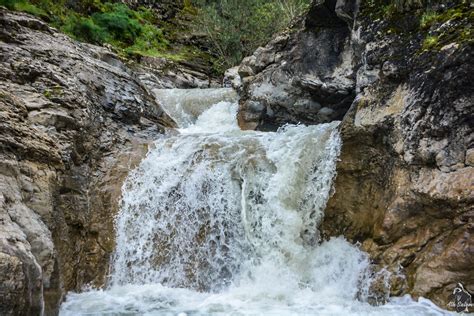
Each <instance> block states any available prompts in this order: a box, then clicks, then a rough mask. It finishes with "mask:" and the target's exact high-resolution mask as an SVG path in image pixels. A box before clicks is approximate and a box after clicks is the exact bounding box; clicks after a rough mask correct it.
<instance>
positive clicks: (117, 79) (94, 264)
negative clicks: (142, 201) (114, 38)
mask: <svg viewBox="0 0 474 316" xmlns="http://www.w3.org/2000/svg"><path fill="white" fill-rule="evenodd" d="M0 29H1V31H0V36H1V38H2V42H0V52H1V56H2V58H1V59H0V69H1V71H0V279H1V280H0V314H2V315H40V314H41V311H42V310H43V309H44V311H45V313H46V314H48V315H49V314H54V313H56V312H57V309H58V305H59V304H60V302H61V300H62V297H63V295H64V294H65V293H66V292H67V291H70V290H80V289H81V288H82V287H83V286H84V285H86V284H90V285H92V286H101V285H104V284H105V278H106V275H107V273H108V261H109V258H110V254H111V252H112V251H113V245H114V236H115V234H114V231H113V216H114V214H115V213H116V211H117V210H118V201H119V200H120V194H121V183H122V182H123V180H124V179H125V177H126V175H127V174H128V172H129V170H130V169H131V168H133V166H135V165H136V164H137V163H138V162H139V161H140V160H141V158H142V157H144V155H145V154H146V152H147V145H148V143H149V142H150V141H151V140H152V139H153V138H154V137H156V136H157V135H158V134H160V133H161V132H162V131H163V130H164V128H166V127H171V126H174V122H173V121H172V120H171V119H170V118H169V117H168V116H167V115H166V114H165V113H164V112H163V111H162V110H161V107H160V106H159V104H157V103H156V101H155V99H154V97H153V96H152V95H151V94H150V93H149V91H148V90H149V88H148V87H147V86H146V85H145V84H143V82H141V81H140V80H139V78H138V76H137V74H136V73H135V72H133V71H132V70H130V69H129V68H127V66H125V64H124V63H123V62H122V61H120V59H119V58H118V57H117V56H116V55H114V54H112V53H110V52H109V51H108V50H107V49H105V48H100V47H96V46H92V45H87V44H81V43H78V42H75V41H73V40H71V39H70V38H68V37H67V36H65V35H62V34H60V33H58V32H57V31H56V30H54V29H52V28H49V27H48V26H47V25H46V24H45V23H43V22H41V21H39V20H38V19H36V18H33V17H31V16H29V15H27V14H21V13H12V12H9V11H7V10H5V9H2V8H0Z"/></svg>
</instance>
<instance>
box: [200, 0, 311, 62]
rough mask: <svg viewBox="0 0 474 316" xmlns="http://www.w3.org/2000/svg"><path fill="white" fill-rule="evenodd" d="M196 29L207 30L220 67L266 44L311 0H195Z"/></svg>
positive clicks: (238, 60) (301, 11)
mask: <svg viewBox="0 0 474 316" xmlns="http://www.w3.org/2000/svg"><path fill="white" fill-rule="evenodd" d="M193 4H194V5H195V7H196V8H197V17H196V19H195V21H194V23H195V28H196V29H197V30H200V31H202V32H204V33H205V35H206V37H207V38H208V39H209V41H210V44H211V49H212V53H213V54H214V55H216V56H217V65H216V67H217V68H220V70H222V69H224V68H227V67H230V66H233V65H235V64H237V63H239V62H240V60H241V59H242V58H243V57H244V56H246V55H250V54H251V53H252V52H253V51H254V50H255V49H256V48H257V47H259V46H261V45H264V44H265V43H266V42H267V41H268V40H270V38H271V37H272V35H273V34H275V33H276V32H278V31H280V30H282V29H284V28H285V27H287V26H288V25H289V23H290V21H291V20H292V19H294V18H295V17H296V16H298V15H300V14H301V13H303V12H304V11H305V10H306V9H307V7H308V6H309V4H310V0H221V1H217V0H207V1H206V0H195V1H194V2H193Z"/></svg>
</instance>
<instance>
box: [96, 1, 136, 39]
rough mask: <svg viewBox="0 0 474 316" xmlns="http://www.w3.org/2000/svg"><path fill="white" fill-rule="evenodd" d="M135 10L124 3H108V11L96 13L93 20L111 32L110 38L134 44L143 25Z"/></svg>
mask: <svg viewBox="0 0 474 316" xmlns="http://www.w3.org/2000/svg"><path fill="white" fill-rule="evenodd" d="M134 17H135V16H134V14H133V11H132V10H130V9H129V8H128V7H127V6H126V5H124V4H119V3H117V4H107V5H106V12H103V13H94V14H93V15H92V20H93V21H94V23H95V24H97V25H98V26H100V27H102V28H103V29H104V30H106V32H107V33H109V34H110V36H109V38H110V39H112V40H114V41H118V42H123V43H125V44H128V45H132V44H133V43H134V41H135V38H137V37H138V36H140V33H141V32H142V26H141V24H140V22H139V21H138V20H136V19H135V18H134Z"/></svg>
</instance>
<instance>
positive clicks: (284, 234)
mask: <svg viewBox="0 0 474 316" xmlns="http://www.w3.org/2000/svg"><path fill="white" fill-rule="evenodd" d="M155 93H156V95H157V96H158V98H159V99H160V100H161V102H162V103H163V105H164V107H165V109H166V110H167V112H168V113H169V114H170V115H172V116H173V117H174V118H175V120H176V121H177V122H178V124H179V126H180V128H179V130H178V131H179V133H170V134H169V135H164V136H163V137H161V138H160V139H158V140H156V144H155V147H154V148H153V149H152V150H150V152H149V153H148V155H147V157H146V158H145V159H144V160H143V162H142V163H141V164H140V166H139V167H138V168H137V169H136V170H134V171H133V172H131V174H130V176H129V177H128V179H127V180H126V183H125V184H124V186H123V190H122V193H123V200H122V206H121V211H120V213H119V214H118V216H117V219H116V230H117V238H116V241H117V244H116V252H115V255H114V258H113V260H112V273H111V277H110V284H109V286H108V287H107V289H105V290H88V291H85V292H83V293H79V294H76V293H70V294H69V295H68V297H67V300H66V301H65V303H63V305H62V308H61V314H62V315H442V314H445V313H446V312H445V311H443V310H441V309H438V308H437V307H436V306H434V305H433V304H432V303H431V302H430V301H428V300H423V299H421V300H420V301H418V302H415V301H413V300H412V299H410V298H409V297H403V298H397V299H392V300H391V301H390V302H389V303H388V304H386V305H383V306H378V307H375V306H371V305H369V304H368V303H366V299H367V295H368V288H369V285H370V282H371V278H370V269H369V260H368V257H367V255H366V254H365V253H363V252H362V251H360V250H359V249H358V248H357V247H355V246H353V245H351V244H349V243H348V242H346V241H345V240H344V239H343V238H333V239H331V240H329V241H327V242H323V243H321V244H320V243H319V241H320V238H319V233H318V230H317V227H318V223H319V222H320V221H321V219H322V217H323V215H324V214H323V210H324V207H325V205H326V201H327V199H328V197H329V194H330V190H331V183H332V179H333V177H334V174H335V164H336V161H337V157H338V154H339V149H340V145H341V144H340V139H339V134H338V132H337V125H338V123H337V122H334V123H330V124H322V125H317V126H303V125H289V126H285V127H283V128H281V129H280V130H279V131H277V132H266V133H264V132H254V131H241V130H240V129H239V128H238V126H237V123H236V119H235V117H236V111H237V102H236V100H235V94H233V92H231V91H230V90H226V89H221V90H195V91H193V92H189V91H182V90H168V91H166V90H157V91H155ZM193 104H196V107H193Z"/></svg>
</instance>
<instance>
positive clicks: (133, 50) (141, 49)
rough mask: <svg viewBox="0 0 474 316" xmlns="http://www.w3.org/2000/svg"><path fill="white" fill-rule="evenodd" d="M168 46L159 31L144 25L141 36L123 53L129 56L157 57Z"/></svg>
mask: <svg viewBox="0 0 474 316" xmlns="http://www.w3.org/2000/svg"><path fill="white" fill-rule="evenodd" d="M168 44H169V43H168V41H167V40H166V39H165V38H164V36H163V33H162V32H161V30H160V29H158V28H157V27H155V26H153V25H150V24H145V25H144V26H143V27H142V32H141V35H140V36H139V37H138V38H136V39H135V42H134V44H133V45H132V46H130V47H127V48H126V49H125V51H126V52H127V53H129V54H139V55H145V56H158V55H161V52H162V51H164V50H165V49H166V48H167V47H168Z"/></svg>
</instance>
